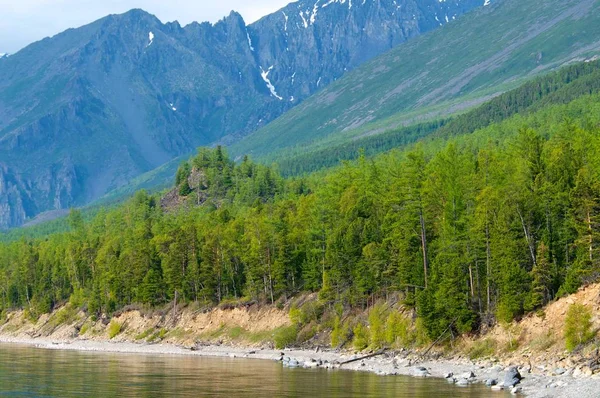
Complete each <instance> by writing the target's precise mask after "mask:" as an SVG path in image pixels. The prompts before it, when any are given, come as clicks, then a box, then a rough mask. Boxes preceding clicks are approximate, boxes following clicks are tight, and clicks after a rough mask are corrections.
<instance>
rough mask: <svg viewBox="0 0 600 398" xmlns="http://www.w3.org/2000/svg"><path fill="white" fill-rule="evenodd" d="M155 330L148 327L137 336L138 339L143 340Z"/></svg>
mask: <svg viewBox="0 0 600 398" xmlns="http://www.w3.org/2000/svg"><path fill="white" fill-rule="evenodd" d="M153 331H154V328H148V329H146V330H144V331H143V332H142V333H140V334H138V335H136V336H135V339H136V340H143V339H145V338H146V337H148V336H150V334H151V333H152V332H153Z"/></svg>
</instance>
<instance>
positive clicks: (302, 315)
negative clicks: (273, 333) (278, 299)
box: [290, 301, 325, 326]
mask: <svg viewBox="0 0 600 398" xmlns="http://www.w3.org/2000/svg"><path fill="white" fill-rule="evenodd" d="M324 310H325V307H324V306H323V304H322V303H320V302H318V301H311V302H309V303H306V304H304V305H303V306H302V307H300V308H298V307H296V306H293V307H292V308H291V309H290V319H291V321H292V323H294V324H296V325H300V326H302V325H306V324H308V323H310V322H318V321H319V319H320V318H321V316H322V315H323V312H324Z"/></svg>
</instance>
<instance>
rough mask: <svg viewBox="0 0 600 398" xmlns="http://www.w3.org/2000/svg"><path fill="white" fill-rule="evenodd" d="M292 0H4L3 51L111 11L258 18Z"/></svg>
mask: <svg viewBox="0 0 600 398" xmlns="http://www.w3.org/2000/svg"><path fill="white" fill-rule="evenodd" d="M290 2H292V0H0V53H3V52H8V53H14V52H16V51H18V50H19V49H21V48H23V47H25V46H26V45H27V44H30V43H32V42H34V41H37V40H40V39H43V38H44V37H47V36H53V35H55V34H56V33H59V32H62V31H63V30H65V29H68V28H74V27H78V26H81V25H85V24H87V23H89V22H92V21H95V20H97V19H99V18H102V17H103V16H106V15H108V14H118V13H122V12H125V11H128V10H130V9H132V8H142V9H144V10H146V11H148V12H150V13H152V14H154V15H156V16H157V17H158V18H160V20H161V21H163V22H169V21H174V20H178V21H179V22H180V23H181V24H182V25H186V24H188V23H190V22H192V21H198V22H203V21H210V22H216V21H218V20H219V19H221V18H223V17H224V16H226V15H228V14H229V12H230V11H231V10H236V11H238V12H239V13H240V14H242V15H243V16H244V19H245V20H246V22H248V23H250V22H254V21H256V20H257V19H259V18H260V17H262V16H264V15H267V14H269V13H271V12H273V11H276V10H278V9H279V8H281V7H283V6H285V5H286V4H288V3H290Z"/></svg>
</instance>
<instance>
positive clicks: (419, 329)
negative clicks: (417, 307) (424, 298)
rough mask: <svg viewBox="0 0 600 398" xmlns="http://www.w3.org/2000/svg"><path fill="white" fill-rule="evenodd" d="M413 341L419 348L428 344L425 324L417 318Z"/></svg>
mask: <svg viewBox="0 0 600 398" xmlns="http://www.w3.org/2000/svg"><path fill="white" fill-rule="evenodd" d="M414 341H415V343H416V344H417V346H419V347H422V346H424V345H426V344H429V342H430V339H429V336H428V335H427V328H426V327H425V322H424V321H423V318H417V321H416V322H415V336H414Z"/></svg>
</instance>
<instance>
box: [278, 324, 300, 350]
mask: <svg viewBox="0 0 600 398" xmlns="http://www.w3.org/2000/svg"><path fill="white" fill-rule="evenodd" d="M297 339H298V327H297V326H296V325H292V326H288V327H283V328H279V329H277V330H276V331H275V333H274V334H273V342H274V343H275V348H277V349H283V348H286V347H288V346H290V345H292V344H294V343H296V340H297Z"/></svg>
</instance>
